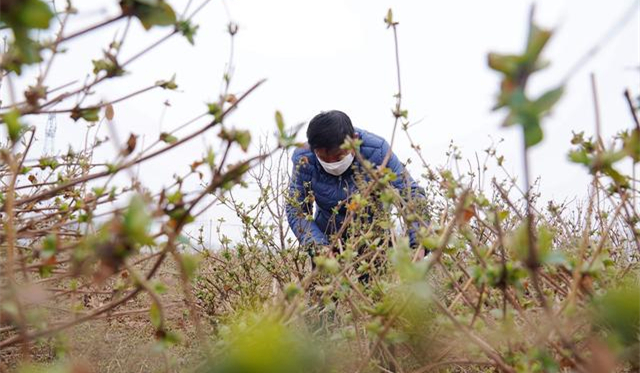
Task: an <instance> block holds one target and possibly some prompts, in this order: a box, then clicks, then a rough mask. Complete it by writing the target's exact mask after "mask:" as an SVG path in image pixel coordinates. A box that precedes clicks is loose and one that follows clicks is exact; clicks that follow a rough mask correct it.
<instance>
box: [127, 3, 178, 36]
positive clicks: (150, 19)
mask: <svg viewBox="0 0 640 373" xmlns="http://www.w3.org/2000/svg"><path fill="white" fill-rule="evenodd" d="M120 7H121V8H122V12H123V13H124V14H125V15H131V16H134V17H137V18H138V19H139V20H140V22H141V23H142V26H143V27H144V28H145V30H149V29H150V28H151V27H153V26H170V25H174V24H175V23H176V14H175V12H174V11H173V8H171V6H170V5H169V4H167V3H165V2H164V1H163V0H122V1H120Z"/></svg>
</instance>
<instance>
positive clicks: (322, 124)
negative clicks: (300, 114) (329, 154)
mask: <svg viewBox="0 0 640 373" xmlns="http://www.w3.org/2000/svg"><path fill="white" fill-rule="evenodd" d="M354 134H355V131H354V129H353V125H352V124H351V119H349V116H347V114H345V113H343V112H341V111H339V110H331V111H325V112H322V113H320V114H318V115H316V116H315V117H313V119H311V122H309V127H308V128H307V140H308V141H309V147H310V148H311V150H314V149H318V148H325V149H328V150H333V149H336V148H339V147H340V145H342V143H344V140H345V139H346V138H347V136H350V137H353V136H354Z"/></svg>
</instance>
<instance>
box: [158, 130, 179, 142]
mask: <svg viewBox="0 0 640 373" xmlns="http://www.w3.org/2000/svg"><path fill="white" fill-rule="evenodd" d="M160 141H162V142H165V143H167V144H173V143H175V142H176V141H178V138H177V137H175V136H173V135H171V134H169V133H167V132H162V133H161V134H160Z"/></svg>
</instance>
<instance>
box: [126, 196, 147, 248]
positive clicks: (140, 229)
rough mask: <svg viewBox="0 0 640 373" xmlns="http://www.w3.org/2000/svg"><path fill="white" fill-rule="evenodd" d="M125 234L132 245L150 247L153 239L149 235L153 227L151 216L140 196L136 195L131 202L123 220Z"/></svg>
mask: <svg viewBox="0 0 640 373" xmlns="http://www.w3.org/2000/svg"><path fill="white" fill-rule="evenodd" d="M123 224H124V233H125V235H126V237H127V239H128V240H129V241H130V242H131V243H132V244H138V245H150V244H153V239H152V238H151V237H150V236H149V235H148V231H149V227H150V226H151V215H150V214H149V213H148V212H147V206H146V204H145V202H144V200H143V199H142V197H141V196H139V195H137V194H136V195H134V196H133V197H132V198H131V200H130V201H129V207H128V208H127V210H126V211H125V213H124V218H123Z"/></svg>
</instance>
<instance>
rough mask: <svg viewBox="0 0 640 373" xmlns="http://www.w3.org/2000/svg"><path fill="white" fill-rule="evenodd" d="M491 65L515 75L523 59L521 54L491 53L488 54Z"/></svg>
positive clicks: (507, 73) (502, 71)
mask: <svg viewBox="0 0 640 373" xmlns="http://www.w3.org/2000/svg"><path fill="white" fill-rule="evenodd" d="M487 59H488V61H487V62H488V64H489V67H490V68H491V69H493V70H496V71H500V72H501V73H504V74H505V75H507V76H510V77H511V76H513V75H515V73H516V71H518V67H519V64H520V61H521V58H520V56H516V55H513V54H500V53H489V54H488V55H487Z"/></svg>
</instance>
